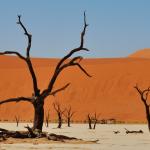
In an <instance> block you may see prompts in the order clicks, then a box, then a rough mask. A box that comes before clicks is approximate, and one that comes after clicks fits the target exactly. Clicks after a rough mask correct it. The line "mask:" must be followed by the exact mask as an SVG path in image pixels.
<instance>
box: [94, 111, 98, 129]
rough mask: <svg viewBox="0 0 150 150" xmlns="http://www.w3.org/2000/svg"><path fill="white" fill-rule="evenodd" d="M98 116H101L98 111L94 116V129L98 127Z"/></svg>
mask: <svg viewBox="0 0 150 150" xmlns="http://www.w3.org/2000/svg"><path fill="white" fill-rule="evenodd" d="M98 118H99V114H98V115H97V114H96V113H95V114H94V117H93V123H94V126H93V129H95V128H96V124H97V122H98Z"/></svg>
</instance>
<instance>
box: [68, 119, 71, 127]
mask: <svg viewBox="0 0 150 150" xmlns="http://www.w3.org/2000/svg"><path fill="white" fill-rule="evenodd" d="M70 121H71V120H70V118H69V117H68V118H67V123H68V127H70Z"/></svg>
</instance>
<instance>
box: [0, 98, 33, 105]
mask: <svg viewBox="0 0 150 150" xmlns="http://www.w3.org/2000/svg"><path fill="white" fill-rule="evenodd" d="M21 101H27V102H31V103H32V101H33V99H32V98H29V97H17V98H9V99H6V100H2V101H0V105H1V104H4V103H10V102H21Z"/></svg>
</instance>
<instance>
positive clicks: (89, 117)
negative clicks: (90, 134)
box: [87, 114, 92, 129]
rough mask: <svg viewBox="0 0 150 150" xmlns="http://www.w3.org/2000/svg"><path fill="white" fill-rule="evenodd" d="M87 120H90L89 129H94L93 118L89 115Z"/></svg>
mask: <svg viewBox="0 0 150 150" xmlns="http://www.w3.org/2000/svg"><path fill="white" fill-rule="evenodd" d="M87 118H88V124H89V129H92V117H91V116H90V114H88V115H87Z"/></svg>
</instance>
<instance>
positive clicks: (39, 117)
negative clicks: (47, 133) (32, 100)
mask: <svg viewBox="0 0 150 150" xmlns="http://www.w3.org/2000/svg"><path fill="white" fill-rule="evenodd" d="M43 122H44V103H43V102H38V104H34V122H33V130H35V129H38V130H40V131H42V127H43Z"/></svg>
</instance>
